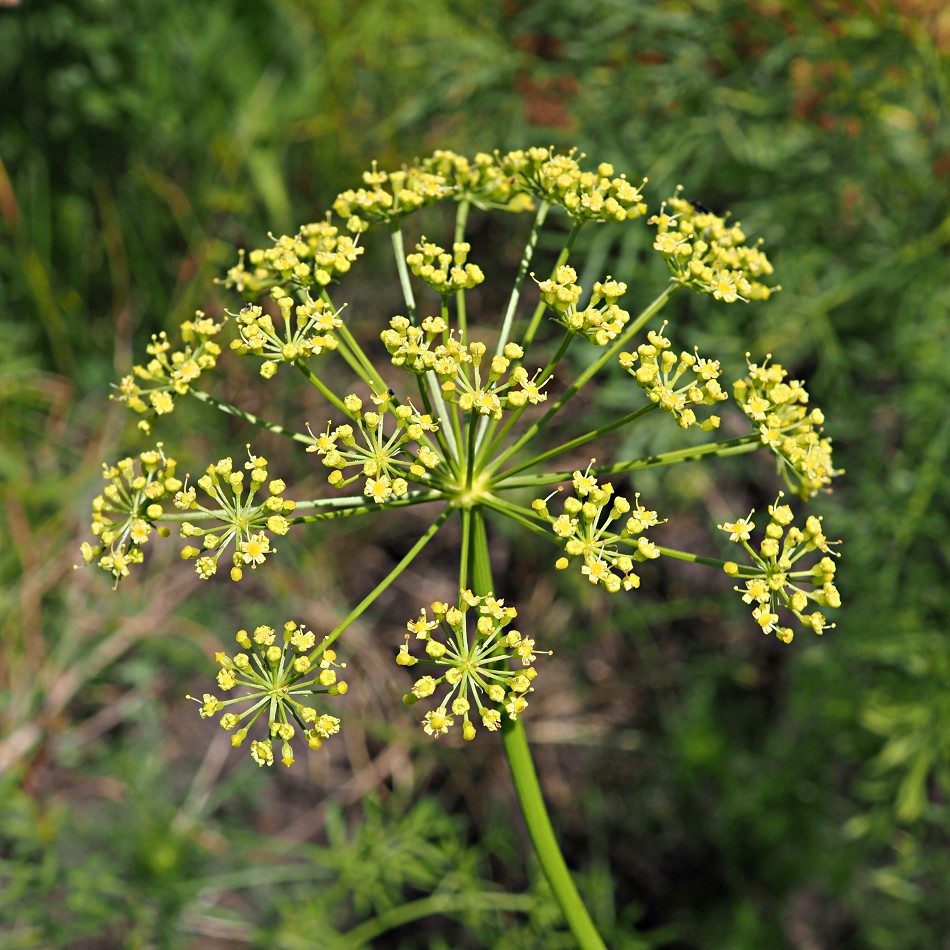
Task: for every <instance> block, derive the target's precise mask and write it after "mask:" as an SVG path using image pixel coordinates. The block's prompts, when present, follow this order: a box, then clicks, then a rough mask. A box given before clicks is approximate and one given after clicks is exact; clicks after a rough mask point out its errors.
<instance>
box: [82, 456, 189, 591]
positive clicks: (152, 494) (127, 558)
mask: <svg viewBox="0 0 950 950" xmlns="http://www.w3.org/2000/svg"><path fill="white" fill-rule="evenodd" d="M177 464H178V463H177V462H176V461H175V460H174V459H173V458H170V457H168V456H166V455H165V453H164V452H163V451H162V443H161V442H159V443H158V445H157V446H156V447H155V448H154V449H151V450H148V451H146V452H142V453H141V454H140V455H139V457H138V459H133V458H124V459H121V460H120V461H118V462H116V464H115V465H103V466H102V477H103V478H104V479H105V480H106V482H107V484H106V487H105V488H104V489H103V492H102V494H101V495H97V496H96V497H95V498H94V499H93V501H92V524H91V526H90V530H91V531H92V534H93V536H94V537H95V543H94V544H90V543H89V542H88V541H84V542H83V543H82V545H81V547H80V552H81V553H82V559H83V561H84V562H85V563H86V564H92V563H95V564H96V565H97V566H98V567H100V568H102V570H104V571H105V572H106V573H108V574H111V575H112V577H113V578H114V579H115V582H116V583H118V582H119V581H120V580H121V579H122V578H123V577H128V575H129V570H130V568H131V567H132V565H133V564H141V563H142V560H143V555H142V547H143V546H144V545H145V544H146V543H147V542H148V540H149V538H150V537H151V535H152V532H153V531H154V530H155V522H156V521H157V520H158V519H159V518H161V516H162V515H163V514H164V513H165V509H164V507H163V504H162V502H163V501H165V500H168V499H170V498H172V497H174V495H175V494H176V492H179V491H180V490H181V488H182V481H181V479H180V478H178V477H177V476H176V474H175V469H176V468H177ZM158 531H159V533H160V534H161V533H164V534H165V535H167V534H168V529H167V528H160V529H158Z"/></svg>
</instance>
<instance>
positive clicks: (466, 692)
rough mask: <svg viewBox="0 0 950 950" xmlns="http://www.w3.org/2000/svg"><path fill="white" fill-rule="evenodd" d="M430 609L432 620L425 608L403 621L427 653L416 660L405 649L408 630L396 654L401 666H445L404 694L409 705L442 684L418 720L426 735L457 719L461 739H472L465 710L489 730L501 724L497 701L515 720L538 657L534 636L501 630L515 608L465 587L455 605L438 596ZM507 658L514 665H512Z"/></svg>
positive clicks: (471, 724) (445, 729)
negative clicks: (470, 616) (471, 616)
mask: <svg viewBox="0 0 950 950" xmlns="http://www.w3.org/2000/svg"><path fill="white" fill-rule="evenodd" d="M429 609H431V611H432V617H433V619H432V620H429V618H428V611H427V610H426V609H425V608H424V609H423V610H422V611H421V612H420V614H419V618H418V620H410V621H409V622H408V623H407V627H408V629H409V632H410V633H413V634H415V638H414V639H415V640H421V641H423V642H424V643H425V653H426V656H425V657H424V658H421V659H419V658H416V657H414V656H412V655H411V654H410V652H409V641H410V638H409V635H408V634H407V635H406V643H405V644H404V645H403V646H402V647H401V648H400V650H399V653H398V654H397V656H396V662H397V663H398V664H399V665H400V666H414V665H415V664H416V663H418V662H428V663H432V664H435V665H436V666H438V667H441V668H442V669H444V670H445V672H444V673H443V674H442V675H441V676H439V677H435V676H430V675H425V676H421V677H419V678H418V679H417V680H416V681H415V682H414V683H413V686H412V689H411V690H410V691H409V693H407V694H406V696H405V697H404V698H403V702H405V703H406V704H407V705H413V704H414V703H416V702H418V701H419V700H420V699H427V698H429V697H431V696H434V695H435V694H436V693H437V692H438V691H439V689H440V688H442V687H445V689H444V692H443V694H442V697H441V699H440V701H439V705H438V707H437V708H436V709H434V710H430V711H429V712H427V713H426V714H425V717H424V718H423V720H422V728H423V730H424V731H425V733H426V735H430V736H433V737H435V738H438V737H439V736H441V735H445V734H446V733H447V732H448V731H449V730H450V729H451V728H452V727H453V726H454V725H455V724H456V721H457V720H459V719H461V722H462V736H463V738H465V739H466V740H471V739H474V738H475V735H476V732H477V729H476V726H475V723H474V722H473V716H472V715H470V714H474V713H477V715H478V718H479V719H480V721H481V723H482V725H483V726H484V727H485V728H486V729H488V730H489V731H492V732H493V731H495V730H496V729H497V728H498V726H499V725H500V723H501V712H500V710H499V706H500V707H502V708H503V709H504V710H505V712H507V714H508V717H509V718H511V719H517V718H518V716H519V715H520V714H521V713H522V712H523V711H524V710H525V708H527V705H528V702H527V698H526V695H525V694H526V693H529V692H531V690H532V688H533V687H532V686H531V683H532V681H533V680H534V678H535V676H536V675H537V674H536V671H535V669H534V667H533V666H532V665H531V664H532V663H534V661H535V659H536V658H537V657H536V650H535V642H534V640H533V639H532V638H531V637H526V636H524V635H523V634H522V633H521V632H520V631H518V630H510V629H506V628H507V627H508V626H509V625H510V624H511V623H512V621H513V620H514V619H515V617H517V615H518V612H517V610H516V609H515V608H514V607H508V606H506V605H505V603H504V601H500V600H496V599H495V598H494V597H493V596H492V595H491V594H486V595H484V596H477V595H475V594H473V593H472V592H471V591H470V590H464V591H461V592H460V596H459V605H458V607H450V606H449V605H448V604H446V603H442V602H440V601H437V602H435V603H433V604H432V605H431V606H430V608H429ZM470 611H474V613H475V616H476V618H477V619H476V621H475V624H474V629H472V628H471V625H470V623H469V620H468V614H469V612H470ZM512 663H514V664H516V667H515V669H514V670H513V669H512V668H511V665H512ZM518 666H520V667H521V669H520V670H519V669H518Z"/></svg>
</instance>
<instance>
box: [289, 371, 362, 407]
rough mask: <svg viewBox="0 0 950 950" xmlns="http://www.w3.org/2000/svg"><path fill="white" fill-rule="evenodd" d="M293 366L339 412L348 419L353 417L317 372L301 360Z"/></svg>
mask: <svg viewBox="0 0 950 950" xmlns="http://www.w3.org/2000/svg"><path fill="white" fill-rule="evenodd" d="M294 366H296V367H297V369H298V370H300V372H301V373H303V375H304V376H305V377H306V378H307V379H308V380H309V381H310V383H311V384H312V385H313V386H315V387H316V388H317V390H319V392H320V393H321V394H322V395H323V398H324V399H326V401H327V402H329V403H331V404H332V405H334V406H336V407H337V409H339V410H340V412H343V413H345V414H346V415H347V417H349V418H350V419H352V418H353V414H352V413H351V412H350V411H349V409H347V408H346V406H344V405H343V400H342V399H340V397H339V396H337V394H336V393H335V392H333V390H331V389H329V388H328V387H327V386H326V384H325V383H324V382H323V381H322V380H321V379H320V377H319V376H317V374H316V373H315V372H314V371H313V370H312V369H311V368H310V367H309V366H307V364H306V363H304V362H303V361H298V362H296V363H294Z"/></svg>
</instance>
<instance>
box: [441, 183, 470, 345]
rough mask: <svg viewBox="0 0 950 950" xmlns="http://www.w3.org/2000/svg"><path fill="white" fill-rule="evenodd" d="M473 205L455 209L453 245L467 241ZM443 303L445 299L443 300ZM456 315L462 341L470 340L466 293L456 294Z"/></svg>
mask: <svg viewBox="0 0 950 950" xmlns="http://www.w3.org/2000/svg"><path fill="white" fill-rule="evenodd" d="M469 208H471V205H470V204H469V203H468V202H467V201H460V202H459V203H458V207H457V208H456V209H455V234H454V236H453V243H455V244H461V243H462V242H463V241H464V240H465V225H466V224H467V223H468V211H469ZM443 302H446V301H445V298H443ZM455 315H456V320H457V325H458V331H459V337H460V338H461V339H462V340H467V339H468V317H467V316H466V312H465V291H464V290H457V291H456V292H455Z"/></svg>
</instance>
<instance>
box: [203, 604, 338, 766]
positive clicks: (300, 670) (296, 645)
mask: <svg viewBox="0 0 950 950" xmlns="http://www.w3.org/2000/svg"><path fill="white" fill-rule="evenodd" d="M235 639H236V640H237V643H238V645H239V646H240V647H241V648H242V652H239V653H236V654H234V655H233V656H229V655H228V654H226V653H224V652H221V653H218V654H216V656H215V659H216V661H217V663H218V665H219V666H220V667H221V669H220V670H219V671H218V677H217V682H218V687H219V688H220V689H221V690H222V691H223V692H225V693H227V694H228V695H229V696H230V694H231V693H232V692H233V691H235V690H243V693H242V694H241V695H236V696H233V697H231V698H227V699H220V698H218V697H217V696H215V695H213V694H211V693H205V694H204V697H203V699H202V700H197V699H195V702H197V703H199V705H200V706H201V710H200V713H201V717H202V718H203V719H207V718H210V717H212V716H215V715H217V714H218V713H219V712H221V711H222V710H226V711H225V712H224V714H223V715H222V716H221V718H220V724H221V727H222V728H223V729H225V730H227V731H228V732H230V733H231V734H232V735H231V744H232V745H233V746H235V747H238V746H240V745H242V744H243V742H244V740H245V739H246V738H247V736H248V732H249V731H250V730H251V729H252V728H253V727H254V726H255V724H256V723H257V722H258V720H259V719H263V723H262V727H263V728H262V735H263V738H261V739H255V740H254V741H252V742H251V746H250V749H251V757H252V758H253V759H254V761H255V762H256V763H257V764H258V765H262V766H263V765H273V764H274V742H275V741H277V742H279V743H280V744H281V761H282V762H283V763H284V765H287V766H290V765H292V764H293V762H294V753H293V746H292V742H293V740H294V739H296V738H298V735H299V736H302V737H303V740H304V741H305V742H306V743H307V745H309V746H310V748H312V749H319V748H320V746H321V745H323V741H324V740H325V739H328V738H329V737H330V736H332V735H335V734H336V733H337V732H339V731H340V720H339V719H338V718H337V717H336V716H331V715H329V714H328V713H321V712H319V711H318V710H317V709H316V708H315V707H314V706H311V705H309V704H308V702H306V701H305V699H306V697H310V696H318V695H324V696H342V695H343V694H344V693H346V692H347V691H348V687H347V684H346V681H345V680H340V679H338V678H337V672H336V671H337V670H339V669H343V668H344V666H345V664H341V663H337V661H336V660H337V656H336V652H335V651H333V650H331V649H329V646H328V643H327V640H324V641H323V643H321V644H320V645H319V646H316V645H315V644H316V637H315V636H314V634H313V632H312V631H311V630H308V629H307V628H306V627H304V626H303V624H298V623H296V622H295V621H293V620H288V621H287V622H286V623H285V624H284V627H283V635H282V637H281V638H280V639H281V643H280V645H278V636H277V631H276V630H275V629H274V628H273V627H268V626H264V625H261V626H258V627H256V628H255V629H254V631H253V632H252V633H250V634H249V633H248V632H247V630H238V632H237V635H236V637H235ZM188 698H189V699H194V697H188ZM242 708H243V712H240V713H239V712H237V710H239V709H242ZM238 727H240V728H238Z"/></svg>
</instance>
